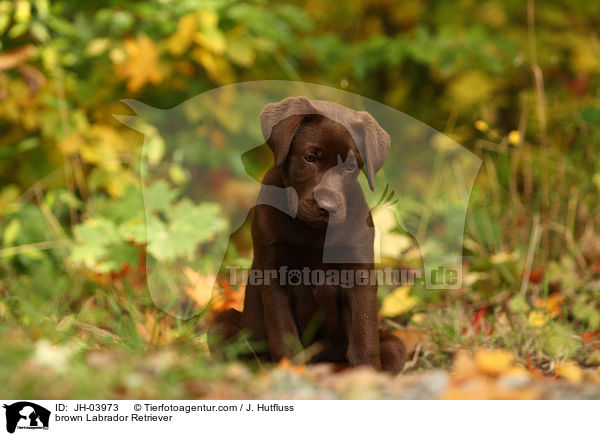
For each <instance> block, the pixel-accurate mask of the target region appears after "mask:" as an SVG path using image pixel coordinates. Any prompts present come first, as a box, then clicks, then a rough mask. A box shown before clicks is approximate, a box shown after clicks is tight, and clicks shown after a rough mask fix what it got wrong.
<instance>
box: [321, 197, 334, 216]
mask: <svg viewBox="0 0 600 436" xmlns="http://www.w3.org/2000/svg"><path fill="white" fill-rule="evenodd" d="M317 204H318V205H319V208H320V212H321V213H322V214H323V213H327V214H328V215H333V214H334V213H335V211H336V210H337V204H336V202H335V201H334V200H332V199H329V198H325V199H322V200H317Z"/></svg>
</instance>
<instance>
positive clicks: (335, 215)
mask: <svg viewBox="0 0 600 436" xmlns="http://www.w3.org/2000/svg"><path fill="white" fill-rule="evenodd" d="M314 196H315V201H316V202H317V205H318V206H319V215H321V216H322V217H329V220H330V222H341V221H344V220H345V218H346V205H345V204H344V203H345V202H344V198H343V196H342V195H340V193H339V192H336V191H333V190H329V189H323V188H320V189H317V190H315V192H314Z"/></svg>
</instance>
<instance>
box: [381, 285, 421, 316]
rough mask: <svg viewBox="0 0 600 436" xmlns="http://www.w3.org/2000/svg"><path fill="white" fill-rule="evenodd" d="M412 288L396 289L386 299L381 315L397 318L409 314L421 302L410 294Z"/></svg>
mask: <svg viewBox="0 0 600 436" xmlns="http://www.w3.org/2000/svg"><path fill="white" fill-rule="evenodd" d="M410 290H411V287H410V286H408V285H404V286H400V287H398V288H396V289H394V290H393V291H392V292H391V293H390V294H389V295H388V296H387V297H385V298H384V300H383V304H382V305H381V309H380V311H379V314H380V315H381V316H385V317H390V318H391V317H395V316H398V315H401V314H403V313H405V312H408V311H409V310H410V309H412V308H413V307H415V306H416V305H417V303H418V302H419V300H418V299H417V298H415V297H412V296H410V295H408V294H409V292H410Z"/></svg>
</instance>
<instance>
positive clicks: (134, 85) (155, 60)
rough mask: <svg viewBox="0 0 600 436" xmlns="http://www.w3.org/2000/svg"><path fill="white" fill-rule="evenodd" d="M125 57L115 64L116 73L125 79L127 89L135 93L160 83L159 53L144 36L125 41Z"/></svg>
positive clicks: (152, 43)
mask: <svg viewBox="0 0 600 436" xmlns="http://www.w3.org/2000/svg"><path fill="white" fill-rule="evenodd" d="M125 50H126V52H127V57H126V59H125V60H124V61H122V62H121V63H120V64H117V69H116V70H117V73H118V74H119V75H120V76H121V77H123V78H125V79H127V80H128V81H127V89H128V90H129V91H131V92H135V91H137V90H138V89H140V88H143V87H144V86H145V85H147V84H148V83H152V84H154V85H156V84H158V83H160V82H161V81H162V74H161V72H160V53H159V51H158V47H157V46H156V45H155V44H154V42H153V41H152V40H151V39H150V38H148V36H146V35H144V34H140V35H139V36H138V37H137V39H128V40H126V41H125Z"/></svg>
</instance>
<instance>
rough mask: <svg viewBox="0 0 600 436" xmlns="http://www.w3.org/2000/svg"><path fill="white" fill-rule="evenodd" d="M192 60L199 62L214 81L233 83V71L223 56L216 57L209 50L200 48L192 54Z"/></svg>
mask: <svg viewBox="0 0 600 436" xmlns="http://www.w3.org/2000/svg"><path fill="white" fill-rule="evenodd" d="M191 56H192V58H193V59H194V60H195V61H196V62H198V63H199V64H200V65H202V67H204V69H205V70H206V73H207V74H208V77H210V78H211V79H212V80H213V81H215V82H216V83H218V84H226V83H230V82H232V81H233V78H234V77H233V71H232V70H231V66H230V65H229V63H228V62H227V61H226V60H225V59H224V58H223V57H221V56H216V55H215V54H213V53H211V52H210V51H208V50H205V49H202V48H198V49H196V50H194V51H193V52H192V55H191Z"/></svg>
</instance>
